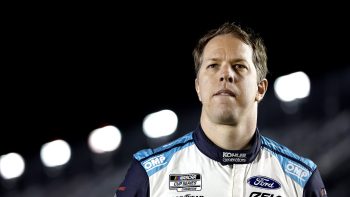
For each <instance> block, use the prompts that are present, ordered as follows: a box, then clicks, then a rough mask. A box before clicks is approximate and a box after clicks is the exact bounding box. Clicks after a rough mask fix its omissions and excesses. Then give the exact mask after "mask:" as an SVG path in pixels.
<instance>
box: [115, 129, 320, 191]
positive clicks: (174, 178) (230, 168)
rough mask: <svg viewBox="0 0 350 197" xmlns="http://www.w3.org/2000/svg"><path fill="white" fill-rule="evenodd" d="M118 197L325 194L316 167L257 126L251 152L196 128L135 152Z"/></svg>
mask: <svg viewBox="0 0 350 197" xmlns="http://www.w3.org/2000/svg"><path fill="white" fill-rule="evenodd" d="M116 196H117V197H150V196H151V197H168V196H169V197H301V196H303V197H311V196H312V197H314V196H315V197H317V196H322V197H324V196H327V194H326V190H325V187H324V184H323V181H322V179H321V176H320V173H319V171H318V169H317V167H316V165H315V164H314V163H313V162H312V161H311V160H309V159H306V158H303V157H300V156H298V155H297V154H295V153H293V152H292V151H291V150H289V149H288V148H286V147H285V146H282V145H280V144H278V143H276V142H275V141H273V140H271V139H269V138H267V137H264V136H262V135H261V134H260V133H259V131H258V130H256V132H255V135H254V137H253V139H252V141H251V148H250V149H249V150H238V151H229V150H224V149H221V148H220V147H218V146H216V145H215V144H214V143H213V142H211V141H210V140H209V139H208V138H207V136H206V135H205V134H204V132H203V130H202V128H201V127H200V126H199V127H198V128H197V129H196V130H194V131H192V132H190V133H188V134H186V135H184V136H183V137H181V138H179V139H177V140H174V141H172V142H170V143H168V144H166V145H163V146H161V147H158V148H155V149H146V150H141V151H139V152H137V153H136V154H134V159H133V162H132V165H131V166H130V168H129V170H128V172H127V174H126V177H125V179H124V181H123V182H122V184H121V185H120V186H119V188H118V189H117V191H116Z"/></svg>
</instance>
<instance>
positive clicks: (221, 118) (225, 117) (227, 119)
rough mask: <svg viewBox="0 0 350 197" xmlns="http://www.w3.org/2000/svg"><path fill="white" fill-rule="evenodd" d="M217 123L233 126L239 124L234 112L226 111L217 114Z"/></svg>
mask: <svg viewBox="0 0 350 197" xmlns="http://www.w3.org/2000/svg"><path fill="white" fill-rule="evenodd" d="M215 119H216V122H217V123H219V124H229V125H232V124H234V123H235V122H237V121H236V120H237V118H236V117H235V116H234V114H233V113H232V111H229V112H228V111H225V112H220V113H216V115H215Z"/></svg>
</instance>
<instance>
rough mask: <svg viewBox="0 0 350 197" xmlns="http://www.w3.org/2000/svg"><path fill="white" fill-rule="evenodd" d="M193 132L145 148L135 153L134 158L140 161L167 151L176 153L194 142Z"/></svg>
mask: <svg viewBox="0 0 350 197" xmlns="http://www.w3.org/2000/svg"><path fill="white" fill-rule="evenodd" d="M192 133H193V132H189V133H187V134H186V135H184V136H182V137H179V138H177V139H176V140H173V141H171V142H169V143H167V144H164V145H162V146H160V147H157V148H149V149H143V150H140V151H138V152H136V153H135V154H134V158H135V159H136V160H138V161H144V160H147V159H148V158H150V157H152V156H157V155H159V154H164V153H167V152H172V153H175V152H177V151H178V150H181V149H182V148H185V147H187V146H189V145H192V144H193V137H192Z"/></svg>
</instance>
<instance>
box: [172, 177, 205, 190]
mask: <svg viewBox="0 0 350 197" xmlns="http://www.w3.org/2000/svg"><path fill="white" fill-rule="evenodd" d="M169 189H170V190H177V191H178V192H188V191H200V190H202V176H201V175H200V174H198V173H191V174H170V175H169Z"/></svg>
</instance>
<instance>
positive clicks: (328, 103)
mask: <svg viewBox="0 0 350 197" xmlns="http://www.w3.org/2000/svg"><path fill="white" fill-rule="evenodd" d="M138 5H139V4H138ZM28 6H29V5H16V6H15V7H11V8H9V9H8V10H7V11H8V12H6V13H5V14H4V17H3V19H2V39H1V42H2V44H1V48H2V58H1V65H2V66H1V75H2V77H1V78H0V80H1V83H0V88H1V102H0V107H1V110H0V113H1V119H0V124H1V129H0V134H1V137H0V175H1V176H0V196H1V197H24V196H25V197H42V196H45V197H48V196H49V197H56V196H57V197H58V196H59V197H61V196H67V197H68V196H69V197H80V196H84V197H89V196H91V197H92V196H106V197H107V196H113V195H114V191H115V189H116V188H117V187H118V185H119V184H120V182H121V181H122V180H123V178H124V175H125V173H126V170H127V169H128V166H129V164H130V161H131V159H132V154H133V153H135V152H136V151H138V150H140V149H144V148H149V147H156V146H159V145H161V144H163V143H166V142H169V141H171V140H174V139H176V138H178V137H180V136H182V135H183V134H185V133H187V132H189V131H191V130H193V129H194V128H195V127H196V126H197V125H198V121H199V115H200V114H199V113H200V107H201V105H200V103H199V101H198V99H197V96H196V93H195V90H194V79H195V74H194V67H193V60H192V50H193V48H194V46H195V44H196V42H197V40H198V39H199V38H200V36H202V35H203V34H204V33H205V32H207V31H208V30H209V29H212V28H216V27H218V26H219V25H221V24H222V23H224V22H233V21H235V22H237V23H238V24H240V25H242V26H243V27H245V26H247V27H250V28H252V29H253V30H255V31H256V32H257V33H259V34H260V35H261V36H262V37H263V38H264V41H265V44H266V46H267V50H268V51H267V52H268V58H269V59H268V66H269V70H270V73H269V74H268V76H267V78H268V80H269V90H268V92H267V94H266V96H265V98H264V100H263V101H262V102H261V103H260V105H259V117H258V127H259V128H260V130H261V132H262V133H263V134H264V135H265V136H268V137H270V138H272V139H275V140H277V141H278V142H280V143H282V144H284V145H286V146H288V147H289V148H290V149H292V150H293V151H295V152H296V153H298V154H300V155H301V156H304V157H308V158H310V159H312V160H313V161H314V162H315V163H317V164H318V167H319V169H320V172H321V174H322V176H323V179H324V182H325V185H326V187H327V192H328V194H329V196H338V197H339V196H347V191H348V189H347V187H348V186H349V185H350V182H349V180H348V177H349V176H350V167H349V165H348V164H349V162H350V149H349V148H348V146H349V144H350V121H349V120H350V105H349V100H350V93H349V87H350V59H349V46H350V40H349V39H350V38H349V35H350V31H349V29H348V26H349V20H348V17H346V12H344V11H343V10H342V9H341V8H342V6H340V5H337V6H335V5H332V6H331V5H328V4H327V5H323V8H318V7H316V6H314V7H305V6H304V5H303V6H293V7H291V6H290V5H285V6H281V8H279V9H273V10H271V11H267V10H258V8H257V7H259V5H255V6H254V7H255V8H256V10H251V7H249V6H248V7H239V8H237V7H230V6H226V5H225V4H223V5H221V6H222V7H221V8H222V9H215V8H212V10H202V9H199V8H196V9H193V10H191V9H186V8H187V7H186V6H185V7H181V9H180V8H179V9H176V8H174V7H172V6H164V5H163V6H164V7H162V9H156V8H155V7H154V5H139V6H138V7H140V8H142V7H144V6H150V7H153V8H154V9H143V10H141V9H140V10H141V11H139V10H138V9H136V8H134V7H132V6H130V7H123V6H116V5H114V6H112V7H110V6H109V5H104V6H101V5H99V6H95V5H92V4H91V5H78V6H74V7H73V6H68V5H32V4H31V5H30V9H27V8H28ZM42 6H43V7H42ZM157 6H161V5H157ZM39 7H40V8H39ZM4 8H6V7H4ZM157 8H158V7H157ZM236 10H240V11H239V12H238V11H236ZM310 10H312V13H311V12H310ZM330 13H331V14H330ZM163 110H165V111H163ZM155 112H159V113H156V114H154V113H155ZM168 116H169V118H166V120H170V121H171V122H165V121H164V120H162V119H160V120H159V119H157V118H159V117H160V118H164V117H168ZM146 117H147V118H146ZM161 123H166V124H163V125H161ZM158 124H159V125H158ZM159 128H161V130H162V133H157V132H155V133H154V132H153V133H152V131H154V130H152V129H155V131H157V129H159ZM146 131H147V132H146ZM165 131H166V132H165ZM165 134H167V135H166V136H162V135H165Z"/></svg>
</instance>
